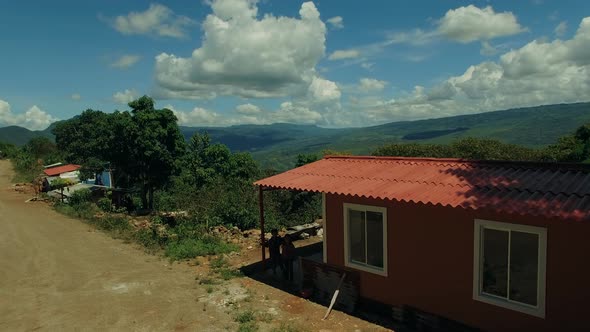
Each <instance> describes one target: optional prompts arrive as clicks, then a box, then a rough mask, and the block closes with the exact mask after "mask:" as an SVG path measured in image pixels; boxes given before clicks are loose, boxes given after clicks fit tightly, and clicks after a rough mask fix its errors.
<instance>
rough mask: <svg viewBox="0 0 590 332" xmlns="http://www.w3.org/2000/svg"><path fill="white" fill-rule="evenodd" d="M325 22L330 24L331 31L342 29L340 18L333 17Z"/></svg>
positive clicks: (342, 24)
mask: <svg viewBox="0 0 590 332" xmlns="http://www.w3.org/2000/svg"><path fill="white" fill-rule="evenodd" d="M326 22H328V23H330V25H331V26H332V28H333V29H342V28H344V20H343V19H342V17H341V16H334V17H332V18H329V19H327V20H326Z"/></svg>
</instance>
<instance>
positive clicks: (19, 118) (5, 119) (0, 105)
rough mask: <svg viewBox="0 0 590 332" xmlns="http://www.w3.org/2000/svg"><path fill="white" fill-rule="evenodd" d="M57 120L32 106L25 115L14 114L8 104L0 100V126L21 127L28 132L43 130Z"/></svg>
mask: <svg viewBox="0 0 590 332" xmlns="http://www.w3.org/2000/svg"><path fill="white" fill-rule="evenodd" d="M57 120H58V119H57V118H55V117H53V116H51V115H50V114H48V113H47V112H45V111H43V110H42V109H40V108H39V107H38V106H37V105H33V106H32V107H31V108H29V109H28V110H27V111H26V112H25V113H20V114H15V113H13V112H12V110H11V108H10V104H9V103H7V102H6V101H4V100H1V99H0V124H3V125H6V126H21V127H24V128H27V129H30V130H43V129H46V128H47V127H49V125H50V124H52V123H53V122H55V121H57Z"/></svg>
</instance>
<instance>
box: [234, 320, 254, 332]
mask: <svg viewBox="0 0 590 332" xmlns="http://www.w3.org/2000/svg"><path fill="white" fill-rule="evenodd" d="M256 331H258V324H256V322H248V323H243V324H240V326H239V327H238V332H256Z"/></svg>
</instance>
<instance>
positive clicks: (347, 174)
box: [254, 156, 590, 221]
mask: <svg viewBox="0 0 590 332" xmlns="http://www.w3.org/2000/svg"><path fill="white" fill-rule="evenodd" d="M254 184H255V185H258V186H263V187H268V188H278V189H289V190H304V191H312V192H324V193H331V194H342V195H351V196H359V197H367V198H375V199H389V200H396V201H404V202H416V203H425V204H434V205H436V204H441V205H443V206H451V207H463V208H468V209H481V208H487V209H492V210H496V211H501V212H506V213H515V214H521V215H534V216H547V217H555V218H561V219H569V220H587V221H590V165H574V164H551V163H526V162H495V161H467V160H461V159H435V158H400V157H356V156H355V157H353V156H335V157H326V158H324V159H322V160H319V161H316V162H314V163H311V164H307V165H304V166H301V167H298V168H295V169H292V170H290V171H287V172H284V173H281V174H277V175H275V176H271V177H268V178H266V179H262V180H260V181H257V182H255V183H254Z"/></svg>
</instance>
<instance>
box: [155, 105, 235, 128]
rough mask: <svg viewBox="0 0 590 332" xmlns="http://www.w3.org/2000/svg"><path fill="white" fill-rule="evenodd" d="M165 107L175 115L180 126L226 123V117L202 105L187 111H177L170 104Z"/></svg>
mask: <svg viewBox="0 0 590 332" xmlns="http://www.w3.org/2000/svg"><path fill="white" fill-rule="evenodd" d="M165 108H167V109H169V110H171V111H172V112H173V113H174V115H176V118H177V119H178V124H179V125H181V126H225V125H227V124H228V123H227V121H226V119H225V118H224V117H223V116H222V115H220V114H219V113H216V112H214V111H210V110H207V109H204V108H202V107H195V108H193V109H192V111H189V112H183V111H178V110H176V109H175V108H174V107H172V106H171V105H168V106H166V107H165Z"/></svg>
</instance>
